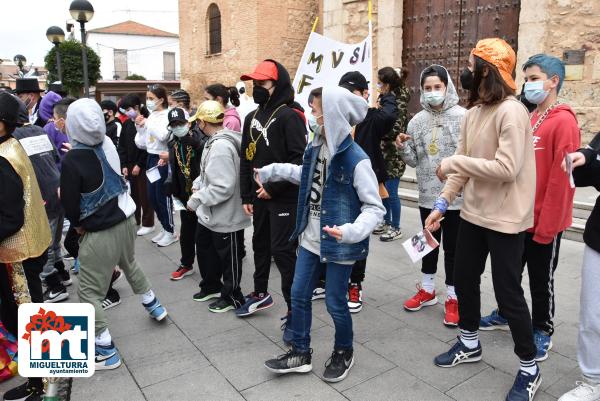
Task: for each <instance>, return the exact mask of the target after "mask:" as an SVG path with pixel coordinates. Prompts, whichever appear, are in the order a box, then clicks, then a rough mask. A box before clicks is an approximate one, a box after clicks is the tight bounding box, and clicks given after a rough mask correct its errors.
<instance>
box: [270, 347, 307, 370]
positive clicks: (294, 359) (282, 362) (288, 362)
mask: <svg viewBox="0 0 600 401" xmlns="http://www.w3.org/2000/svg"><path fill="white" fill-rule="evenodd" d="M311 354H312V349H311V350H310V351H309V352H297V351H295V350H294V349H291V350H289V351H288V352H287V353H286V354H283V355H279V356H278V357H277V358H275V359H269V360H268V361H266V362H265V368H267V370H269V371H270V372H273V373H279V374H284V373H308V372H310V371H311V370H312V363H311Z"/></svg>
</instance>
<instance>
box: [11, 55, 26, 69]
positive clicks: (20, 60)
mask: <svg viewBox="0 0 600 401" xmlns="http://www.w3.org/2000/svg"><path fill="white" fill-rule="evenodd" d="M13 61H14V62H15V64H16V65H17V67H19V71H21V72H23V66H24V65H25V63H26V62H27V59H26V58H25V56H23V55H22V54H17V55H16V56H15V57H13Z"/></svg>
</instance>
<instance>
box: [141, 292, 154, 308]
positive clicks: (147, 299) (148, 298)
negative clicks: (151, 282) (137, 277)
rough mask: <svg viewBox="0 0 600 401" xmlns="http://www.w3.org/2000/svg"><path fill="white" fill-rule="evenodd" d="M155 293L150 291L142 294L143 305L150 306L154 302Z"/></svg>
mask: <svg viewBox="0 0 600 401" xmlns="http://www.w3.org/2000/svg"><path fill="white" fill-rule="evenodd" d="M154 297H155V295H154V291H152V290H148V292H146V293H144V294H142V303H143V304H144V305H147V304H149V303H150V302H152V301H154Z"/></svg>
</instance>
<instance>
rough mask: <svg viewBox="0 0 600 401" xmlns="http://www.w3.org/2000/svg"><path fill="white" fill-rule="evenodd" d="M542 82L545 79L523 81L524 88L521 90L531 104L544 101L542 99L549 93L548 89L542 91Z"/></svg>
mask: <svg viewBox="0 0 600 401" xmlns="http://www.w3.org/2000/svg"><path fill="white" fill-rule="evenodd" d="M544 82H545V81H533V82H525V89H524V90H523V92H524V93H525V99H527V100H528V101H529V102H530V103H533V104H541V103H544V100H546V98H547V97H548V95H549V94H550V91H544Z"/></svg>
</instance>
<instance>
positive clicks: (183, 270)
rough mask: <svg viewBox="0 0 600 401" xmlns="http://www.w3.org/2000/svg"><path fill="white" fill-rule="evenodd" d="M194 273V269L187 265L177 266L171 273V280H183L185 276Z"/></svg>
mask: <svg viewBox="0 0 600 401" xmlns="http://www.w3.org/2000/svg"><path fill="white" fill-rule="evenodd" d="M192 274H194V269H192V268H187V267H185V266H179V267H178V268H177V270H175V271H174V272H173V273H171V280H173V281H177V280H181V279H182V278H184V277H185V276H190V275H192Z"/></svg>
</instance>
